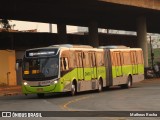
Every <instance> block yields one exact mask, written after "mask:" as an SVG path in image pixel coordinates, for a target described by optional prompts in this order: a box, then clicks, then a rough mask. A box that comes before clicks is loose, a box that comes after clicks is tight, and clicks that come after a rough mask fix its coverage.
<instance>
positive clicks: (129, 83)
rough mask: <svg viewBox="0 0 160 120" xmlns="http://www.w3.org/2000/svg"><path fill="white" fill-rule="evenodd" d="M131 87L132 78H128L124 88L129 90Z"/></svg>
mask: <svg viewBox="0 0 160 120" xmlns="http://www.w3.org/2000/svg"><path fill="white" fill-rule="evenodd" d="M131 86H132V78H131V76H129V77H128V82H127V85H126V87H127V88H130V87H131Z"/></svg>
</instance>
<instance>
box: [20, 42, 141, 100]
mask: <svg viewBox="0 0 160 120" xmlns="http://www.w3.org/2000/svg"><path fill="white" fill-rule="evenodd" d="M17 65H18V64H17ZM22 74H23V75H22V76H23V83H22V91H23V93H24V94H26V95H27V94H37V95H38V96H39V97H43V96H44V94H45V93H59V92H70V93H71V95H75V94H76V93H77V92H81V91H88V90H96V89H97V90H98V91H102V89H103V88H105V87H109V86H115V85H118V86H122V87H125V88H129V87H131V86H132V84H133V83H134V82H138V81H141V80H143V79H144V61H143V52H142V49H140V48H128V47H122V46H102V47H99V48H93V47H91V46H88V45H70V44H62V45H52V46H49V47H43V48H35V49H28V50H26V51H25V55H24V58H23V60H22Z"/></svg>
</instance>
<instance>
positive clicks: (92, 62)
mask: <svg viewBox="0 0 160 120" xmlns="http://www.w3.org/2000/svg"><path fill="white" fill-rule="evenodd" d="M89 62H90V66H91V79H96V78H97V67H96V58H95V53H94V52H90V53H89Z"/></svg>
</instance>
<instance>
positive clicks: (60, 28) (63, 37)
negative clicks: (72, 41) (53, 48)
mask: <svg viewBox="0 0 160 120" xmlns="http://www.w3.org/2000/svg"><path fill="white" fill-rule="evenodd" d="M57 33H58V38H59V43H60V44H66V43H67V30H66V25H64V24H57Z"/></svg>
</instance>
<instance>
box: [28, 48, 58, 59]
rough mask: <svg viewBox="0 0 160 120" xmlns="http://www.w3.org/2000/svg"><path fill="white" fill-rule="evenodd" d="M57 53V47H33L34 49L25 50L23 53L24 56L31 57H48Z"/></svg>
mask: <svg viewBox="0 0 160 120" xmlns="http://www.w3.org/2000/svg"><path fill="white" fill-rule="evenodd" d="M57 54H58V48H57V49H35V50H27V51H26V53H25V56H26V58H32V57H49V56H56V55H57Z"/></svg>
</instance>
